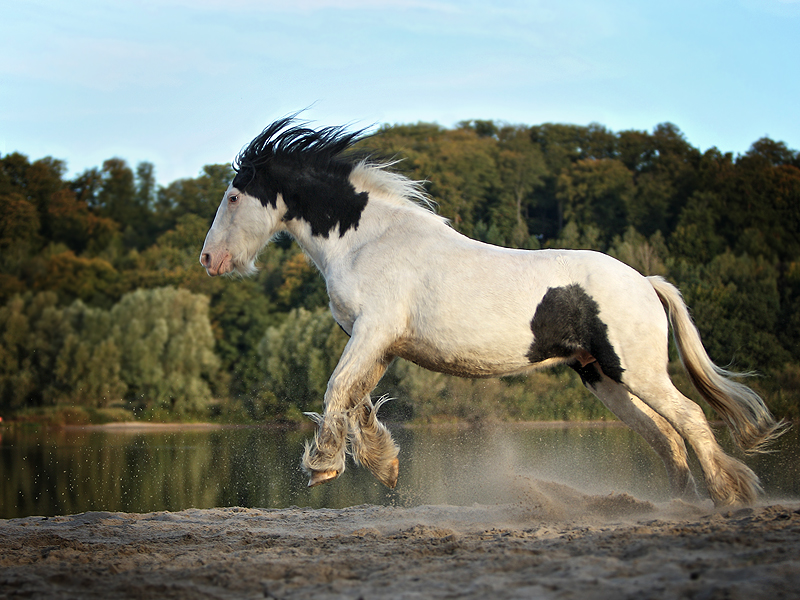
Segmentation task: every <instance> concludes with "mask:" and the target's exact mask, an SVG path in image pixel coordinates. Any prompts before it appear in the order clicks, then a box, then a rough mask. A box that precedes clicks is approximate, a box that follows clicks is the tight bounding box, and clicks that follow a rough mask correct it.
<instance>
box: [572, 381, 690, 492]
mask: <svg viewBox="0 0 800 600" xmlns="http://www.w3.org/2000/svg"><path fill="white" fill-rule="evenodd" d="M586 387H587V389H588V390H589V391H591V392H592V393H593V394H594V395H595V396H597V397H598V398H599V399H600V401H601V402H602V403H603V404H605V406H606V407H607V408H608V409H609V410H610V411H611V412H612V413H614V414H615V415H616V416H617V417H618V418H619V419H620V420H621V421H622V422H623V423H625V424H626V425H627V426H628V427H630V428H631V429H632V430H633V431H635V432H636V433H638V434H639V435H640V436H642V438H644V440H645V441H646V442H647V443H648V444H650V446H651V447H652V448H653V449H654V450H655V451H656V453H657V454H658V456H659V457H660V458H661V460H662V461H663V462H664V466H665V467H666V469H667V476H668V477H669V483H670V487H671V489H672V494H673V496H675V497H677V498H684V499H686V500H697V499H698V495H697V487H696V486H695V482H694V477H692V473H691V471H690V470H689V463H688V456H687V452H686V444H684V442H683V438H681V436H680V435H678V432H677V431H675V428H674V427H672V425H670V424H669V423H668V422H667V420H666V419H664V417H662V416H661V415H659V414H658V413H657V412H655V411H654V410H653V409H652V408H650V407H649V406H647V405H646V404H645V403H644V402H642V401H641V400H640V399H639V398H637V397H636V396H634V395H633V394H631V393H630V392H629V391H628V390H626V389H625V388H624V387H623V386H622V385H620V384H619V383H616V382H615V381H612V380H611V379H609V378H608V377H606V376H605V375H602V377H601V379H600V381H598V382H594V383H591V384H590V383H586Z"/></svg>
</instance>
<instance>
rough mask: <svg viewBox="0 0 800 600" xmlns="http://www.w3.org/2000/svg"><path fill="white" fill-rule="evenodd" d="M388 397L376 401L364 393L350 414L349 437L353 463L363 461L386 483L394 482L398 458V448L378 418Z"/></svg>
mask: <svg viewBox="0 0 800 600" xmlns="http://www.w3.org/2000/svg"><path fill="white" fill-rule="evenodd" d="M387 400H388V398H381V399H380V400H378V401H377V402H376V403H375V404H373V403H372V400H371V399H370V397H369V394H367V395H366V396H365V397H364V399H363V400H362V401H361V402H359V403H358V404H357V405H356V406H355V407H354V408H353V409H352V410H351V411H350V414H349V418H350V428H349V431H348V439H349V441H350V452H351V453H352V455H353V459H354V460H355V462H356V464H359V465H363V466H365V467H366V468H367V469H369V470H370V472H372V474H373V475H374V476H375V478H376V479H377V480H378V481H380V482H381V483H382V484H384V485H385V486H386V487H389V488H394V486H395V485H397V476H398V472H399V465H400V461H399V460H398V458H397V454H398V452H399V448H398V447H397V444H395V443H394V440H393V439H392V434H391V433H389V430H388V429H386V427H385V426H384V425H383V424H382V423H381V422H380V421H378V409H379V408H380V407H381V405H382V404H383V403H384V402H386V401H387Z"/></svg>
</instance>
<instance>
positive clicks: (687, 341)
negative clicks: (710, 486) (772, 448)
mask: <svg viewBox="0 0 800 600" xmlns="http://www.w3.org/2000/svg"><path fill="white" fill-rule="evenodd" d="M647 279H648V281H649V282H650V284H651V285H652V286H653V289H655V291H656V294H658V297H659V299H660V300H661V303H662V304H663V305H664V307H665V308H666V309H667V314H668V315H669V321H670V324H671V325H672V333H673V336H674V338H675V344H676V345H677V346H678V353H679V354H680V357H681V362H682V363H683V367H684V368H685V369H686V373H687V374H688V375H689V379H690V380H691V381H692V385H694V387H695V389H696V390H697V391H698V392H699V393H700V395H701V396H703V398H704V399H705V400H706V402H708V404H709V405H710V406H711V408H713V409H714V410H715V411H716V412H717V414H719V415H720V416H721V417H722V419H723V420H724V421H725V423H726V425H727V426H728V427H729V428H730V430H731V434H732V436H733V439H734V441H735V442H736V443H737V444H738V445H739V447H740V448H742V449H743V450H745V451H747V452H753V453H754V452H765V451H766V446H767V445H768V444H769V443H770V442H772V441H773V440H775V439H776V438H778V437H779V436H780V435H781V434H783V433H785V431H786V429H787V424H786V423H785V422H784V421H780V422H777V421H775V417H773V416H772V414H771V413H770V412H769V409H768V408H767V407H766V405H765V404H764V401H763V400H762V399H761V397H760V396H759V395H758V394H756V393H755V392H754V391H753V390H751V389H750V388H749V387H747V386H746V385H743V384H741V383H738V382H736V381H734V380H733V379H732V378H733V377H742V376H744V375H746V374H743V373H734V372H732V371H728V370H726V369H722V368H720V367H718V366H717V365H715V364H714V363H713V362H711V359H710V358H709V357H708V354H707V353H706V350H705V348H703V343H702V342H701V341H700V334H699V333H698V332H697V328H696V327H695V325H694V323H693V322H692V318H691V316H690V315H689V309H688V308H687V307H686V303H685V302H684V301H683V297H682V296H681V293H680V291H678V288H676V287H675V286H674V285H672V284H671V283H668V282H667V281H665V280H664V279H663V278H661V277H648V278H647Z"/></svg>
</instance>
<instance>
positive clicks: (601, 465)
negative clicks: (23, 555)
mask: <svg viewBox="0 0 800 600" xmlns="http://www.w3.org/2000/svg"><path fill="white" fill-rule="evenodd" d="M390 429H392V432H393V434H394V436H395V438H396V440H397V442H398V443H399V445H400V448H401V451H400V479H399V482H398V486H397V488H396V489H395V490H387V489H386V488H384V487H383V486H381V485H380V484H379V483H377V482H376V481H375V480H374V479H373V478H372V476H371V475H370V474H369V473H368V472H367V471H366V470H365V469H363V468H357V467H355V466H353V465H352V462H349V463H348V469H347V470H346V471H345V473H343V474H342V475H341V476H340V477H339V479H338V480H335V481H333V482H330V483H328V484H325V485H322V486H319V487H315V488H311V489H309V488H307V487H306V478H305V476H304V475H303V473H302V472H301V471H300V468H299V464H300V455H301V453H302V450H303V444H304V442H305V440H306V439H308V438H310V437H311V435H312V432H311V431H289V430H284V429H279V428H272V427H189V428H161V427H140V428H136V427H129V426H128V427H112V428H92V427H87V428H66V429H44V428H31V429H26V428H18V429H15V430H14V431H9V430H7V431H3V430H0V435H1V436H2V439H0V486H2V491H0V518H3V519H9V518H16V517H23V516H30V515H42V516H53V515H66V514H75V513H80V512H85V511H122V512H139V513H141V512H152V511H162V510H168V511H177V510H183V509H186V508H212V507H222V506H243V507H258V508H286V507H290V506H308V507H312V508H322V507H328V508H343V507H346V506H354V505H359V504H367V503H368V504H381V505H396V506H415V505H420V504H450V505H465V506H469V505H472V504H474V503H478V504H495V503H506V502H511V501H518V500H520V495H521V494H522V492H521V490H522V489H524V486H525V483H526V482H527V481H530V480H546V481H555V482H559V483H563V484H566V485H570V486H572V487H575V488H577V489H579V490H581V491H584V492H587V493H594V494H609V493H612V492H617V493H622V492H626V493H629V494H631V495H633V496H635V497H637V498H639V499H642V500H652V501H665V500H668V499H669V489H668V484H667V477H666V473H665V471H664V468H663V466H662V464H661V462H660V460H659V459H658V458H657V457H656V456H655V454H654V453H653V452H652V451H651V450H650V449H649V447H648V446H647V445H646V444H645V443H644V442H643V441H642V440H641V438H639V437H638V436H637V435H636V434H634V433H633V432H631V431H630V430H629V429H627V428H626V427H622V426H616V425H615V424H608V425H602V424H575V425H556V424H499V425H494V426H491V427H482V428H464V427H457V426H431V427H402V426H399V425H395V426H391V425H390ZM724 437H725V438H727V436H724ZM723 445H724V446H726V448H727V450H728V451H730V443H726V439H723ZM774 448H775V452H774V453H772V454H769V455H761V456H754V457H747V458H745V462H746V463H747V464H748V465H749V466H750V467H751V468H753V469H754V470H755V471H756V473H757V474H758V475H759V476H760V477H761V481H762V483H763V485H764V488H765V491H766V493H767V497H768V498H772V499H780V498H795V499H796V498H799V497H800V438H799V436H798V427H797V426H795V427H794V428H792V429H791V430H790V431H789V432H788V433H787V434H786V435H785V436H783V438H781V439H780V440H779V441H778V443H777V444H776V445H775V446H774ZM735 454H736V453H735ZM736 455H737V456H740V454H736ZM693 471H694V473H695V476H696V477H697V478H698V481H700V473H699V469H698V468H697V465H696V462H695V463H694V464H693ZM702 493H704V490H703V492H702Z"/></svg>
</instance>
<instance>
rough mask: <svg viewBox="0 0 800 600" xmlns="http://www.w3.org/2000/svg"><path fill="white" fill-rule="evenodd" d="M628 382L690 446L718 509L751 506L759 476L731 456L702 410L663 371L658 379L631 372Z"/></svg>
mask: <svg viewBox="0 0 800 600" xmlns="http://www.w3.org/2000/svg"><path fill="white" fill-rule="evenodd" d="M628 378H630V379H629V380H628V381H626V383H627V384H628V385H629V386H630V387H631V389H632V390H633V391H634V392H635V393H636V395H637V396H639V398H641V400H642V401H643V402H645V403H647V404H648V405H649V406H650V408H652V409H653V410H655V411H656V412H657V413H658V414H660V415H661V416H662V417H664V418H665V419H666V420H667V421H669V422H670V424H671V425H672V426H673V427H674V428H675V429H676V430H677V431H678V433H679V434H680V435H681V436H683V438H684V439H686V440H687V441H688V442H689V443H690V444H691V445H692V448H693V449H694V451H695V454H696V455H697V459H698V461H699V462H700V466H701V468H702V469H703V477H704V479H705V484H706V488H707V489H708V493H709V495H710V496H711V499H712V500H713V501H714V504H715V505H716V506H726V505H730V504H750V503H752V502H753V501H754V500H755V499H756V497H757V495H758V493H759V492H760V491H761V486H760V485H759V482H758V477H757V476H756V474H755V473H753V471H752V470H751V469H750V468H748V467H747V466H746V465H745V464H744V463H742V462H740V461H738V460H736V459H735V458H733V457H732V456H728V455H727V454H725V452H724V451H723V450H722V448H721V447H720V445H719V444H718V443H717V440H716V438H715V437H714V432H713V431H712V430H711V427H710V426H709V424H708V421H707V420H706V417H705V415H704V414H703V411H702V410H701V409H700V407H699V406H698V405H697V404H695V403H694V402H692V401H691V400H689V399H688V398H687V397H686V396H684V395H683V394H681V393H680V392H679V391H678V389H677V388H675V386H674V385H673V384H672V381H670V379H669V376H668V375H667V373H666V370H665V371H664V373H663V375H661V376H658V377H653V374H652V373H651V374H650V377H647V378H642V383H639V382H637V381H636V379H637V378H636V377H635V376H634V375H633V374H632V373H630V372H628V373H626V379H628Z"/></svg>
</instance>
